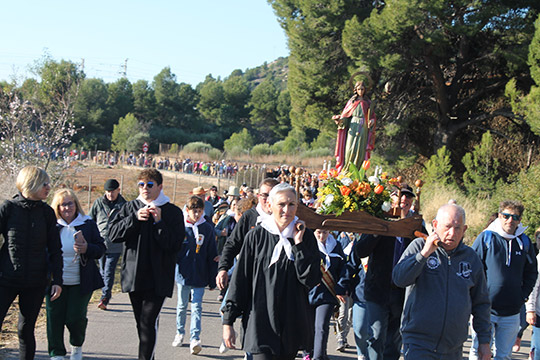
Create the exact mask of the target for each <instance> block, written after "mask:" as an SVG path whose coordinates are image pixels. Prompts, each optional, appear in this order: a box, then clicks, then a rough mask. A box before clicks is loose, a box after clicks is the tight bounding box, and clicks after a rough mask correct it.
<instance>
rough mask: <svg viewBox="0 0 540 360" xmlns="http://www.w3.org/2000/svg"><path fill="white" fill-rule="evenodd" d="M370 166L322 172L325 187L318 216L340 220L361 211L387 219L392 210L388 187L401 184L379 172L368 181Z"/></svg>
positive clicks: (320, 197)
mask: <svg viewBox="0 0 540 360" xmlns="http://www.w3.org/2000/svg"><path fill="white" fill-rule="evenodd" d="M370 165H371V163H370V161H369V160H366V161H364V162H363V164H362V168H361V169H358V168H357V167H356V166H355V165H354V164H349V168H348V170H347V171H341V172H338V171H337V170H336V169H330V170H328V171H326V170H323V171H322V172H321V173H320V174H319V180H320V181H321V184H322V185H321V186H320V187H319V190H318V192H317V197H318V202H319V204H318V208H317V213H319V214H326V215H328V214H333V215H336V216H339V215H341V214H343V212H345V211H358V210H360V211H364V212H366V213H368V214H370V215H373V216H375V217H379V218H384V217H385V213H386V212H388V211H390V209H391V202H390V191H389V187H390V186H392V185H396V184H399V181H398V179H395V178H392V179H389V178H388V175H387V174H386V173H379V171H378V170H377V171H375V174H374V175H373V176H370V177H368V178H366V171H367V170H368V169H369V167H370Z"/></svg>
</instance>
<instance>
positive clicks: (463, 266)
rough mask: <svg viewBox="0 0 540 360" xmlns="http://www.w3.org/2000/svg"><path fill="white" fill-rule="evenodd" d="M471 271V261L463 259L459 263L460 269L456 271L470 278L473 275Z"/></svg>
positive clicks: (459, 274)
mask: <svg viewBox="0 0 540 360" xmlns="http://www.w3.org/2000/svg"><path fill="white" fill-rule="evenodd" d="M471 273H472V269H471V264H470V263H468V262H466V261H462V262H460V263H459V271H458V272H457V273H456V274H457V276H461V277H462V278H464V279H469V278H470V277H471Z"/></svg>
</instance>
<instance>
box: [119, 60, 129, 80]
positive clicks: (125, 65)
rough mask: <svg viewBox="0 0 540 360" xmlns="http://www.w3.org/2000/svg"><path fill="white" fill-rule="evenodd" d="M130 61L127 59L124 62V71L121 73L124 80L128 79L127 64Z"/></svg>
mask: <svg viewBox="0 0 540 360" xmlns="http://www.w3.org/2000/svg"><path fill="white" fill-rule="evenodd" d="M128 60H129V59H126V60H125V61H124V66H123V67H122V68H123V71H122V72H121V73H120V74H121V75H122V77H124V78H127V62H128Z"/></svg>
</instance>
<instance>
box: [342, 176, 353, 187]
mask: <svg viewBox="0 0 540 360" xmlns="http://www.w3.org/2000/svg"><path fill="white" fill-rule="evenodd" d="M341 183H342V184H343V185H345V186H349V185H351V184H352V180H351V178H348V177H345V178H343V179H341Z"/></svg>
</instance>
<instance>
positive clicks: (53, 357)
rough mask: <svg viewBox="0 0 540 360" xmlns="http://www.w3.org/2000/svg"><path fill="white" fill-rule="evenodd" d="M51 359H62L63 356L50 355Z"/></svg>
mask: <svg viewBox="0 0 540 360" xmlns="http://www.w3.org/2000/svg"><path fill="white" fill-rule="evenodd" d="M51 360H64V357H63V356H52V357H51Z"/></svg>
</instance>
